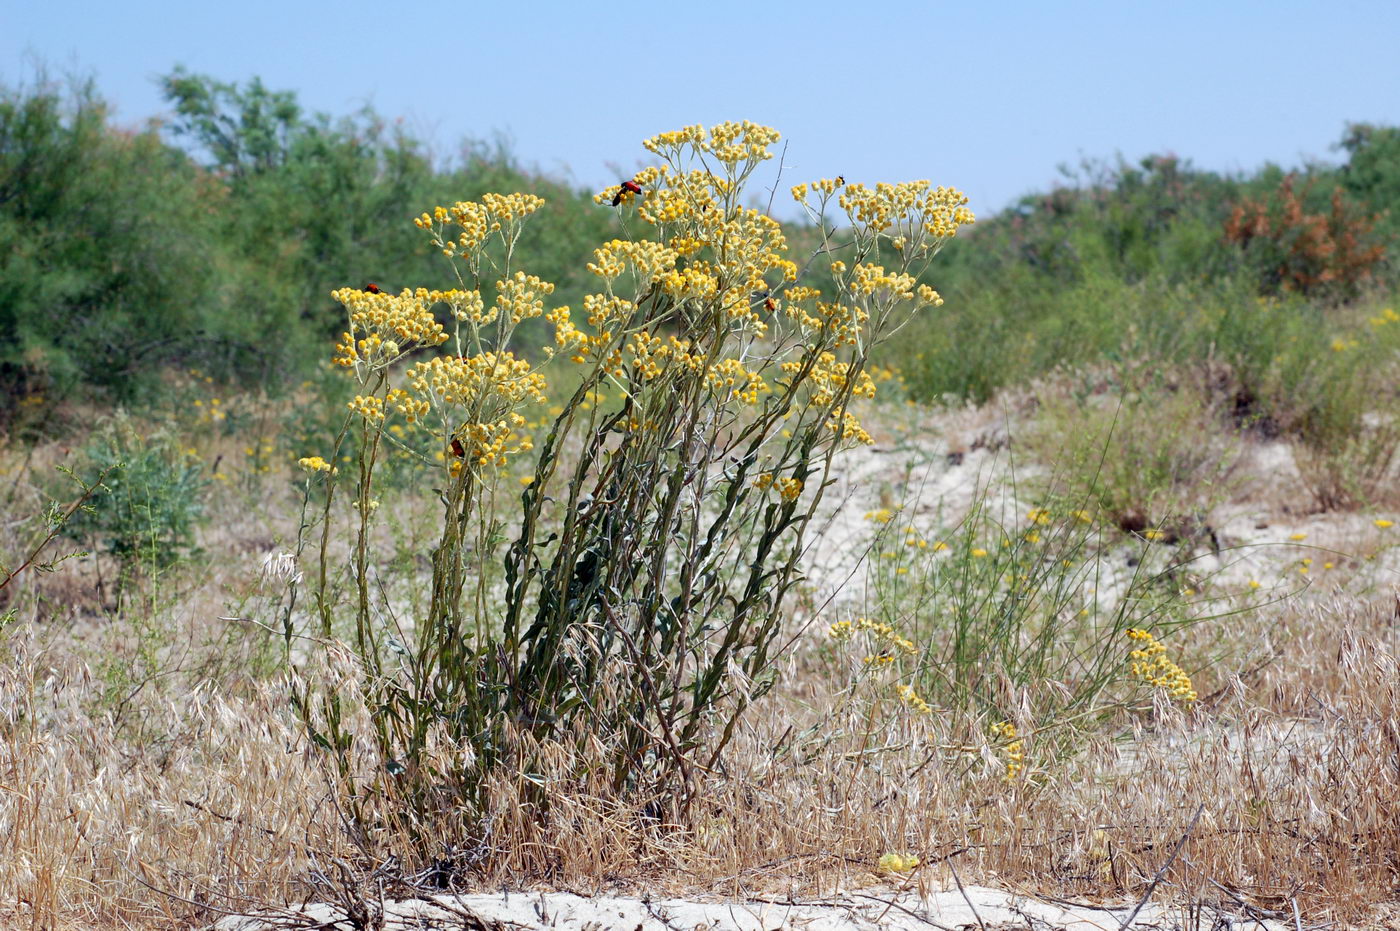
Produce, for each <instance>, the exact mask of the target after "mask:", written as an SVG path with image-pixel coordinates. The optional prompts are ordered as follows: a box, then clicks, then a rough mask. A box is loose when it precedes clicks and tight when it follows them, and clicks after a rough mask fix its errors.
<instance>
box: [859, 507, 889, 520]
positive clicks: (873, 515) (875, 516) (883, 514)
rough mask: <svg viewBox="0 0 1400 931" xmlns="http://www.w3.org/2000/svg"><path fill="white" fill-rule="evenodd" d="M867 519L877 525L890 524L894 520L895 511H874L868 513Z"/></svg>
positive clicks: (883, 509)
mask: <svg viewBox="0 0 1400 931" xmlns="http://www.w3.org/2000/svg"><path fill="white" fill-rule="evenodd" d="M865 519H866V520H868V521H870V522H871V523H875V524H888V523H889V522H890V521H891V520H893V519H894V511H892V510H890V509H889V508H879V509H877V510H874V511H866V512H865Z"/></svg>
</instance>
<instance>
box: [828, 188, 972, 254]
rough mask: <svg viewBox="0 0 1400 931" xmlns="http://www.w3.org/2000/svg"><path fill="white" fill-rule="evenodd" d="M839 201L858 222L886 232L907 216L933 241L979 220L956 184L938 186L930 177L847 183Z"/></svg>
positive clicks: (949, 235) (916, 229)
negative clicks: (949, 186) (865, 183)
mask: <svg viewBox="0 0 1400 931" xmlns="http://www.w3.org/2000/svg"><path fill="white" fill-rule="evenodd" d="M837 203H838V204H840V205H841V209H842V210H844V211H846V215H847V216H848V217H850V218H851V222H852V223H854V224H856V225H858V226H866V227H869V228H870V229H873V230H876V231H877V232H884V231H885V230H887V229H889V228H891V227H892V226H894V225H895V224H897V223H901V222H904V221H906V220H907V221H911V227H912V228H913V229H914V230H915V231H916V234H917V233H922V234H923V236H926V237H928V238H930V239H932V240H934V241H938V240H943V239H947V238H949V237H951V236H955V235H957V232H958V227H960V226H964V225H967V224H970V223H973V222H975V221H976V217H974V216H973V214H972V211H971V210H969V209H967V196H966V195H965V194H963V193H962V192H961V191H957V190H954V189H953V188H947V187H938V188H935V187H933V186H932V185H931V184H930V183H929V182H928V181H906V182H904V183H901V184H886V183H881V184H877V185H875V187H874V188H873V189H871V188H868V187H866V186H865V185H863V184H848V185H846V186H845V190H844V191H842V193H841V196H840V197H839V198H838V199H837ZM920 238H921V239H922V238H923V237H922V236H921V237H920Z"/></svg>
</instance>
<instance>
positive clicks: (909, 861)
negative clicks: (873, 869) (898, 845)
mask: <svg viewBox="0 0 1400 931" xmlns="http://www.w3.org/2000/svg"><path fill="white" fill-rule="evenodd" d="M918 865H919V858H918V857H916V856H913V855H909V854H898V853H887V854H885V855H884V856H883V857H881V858H880V862H879V868H880V872H882V873H907V872H909V871H910V870H912V869H913V868H914V867H916V866H918Z"/></svg>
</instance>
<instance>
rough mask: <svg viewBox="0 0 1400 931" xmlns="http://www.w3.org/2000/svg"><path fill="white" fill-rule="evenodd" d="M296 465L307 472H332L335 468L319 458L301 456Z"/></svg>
mask: <svg viewBox="0 0 1400 931" xmlns="http://www.w3.org/2000/svg"><path fill="white" fill-rule="evenodd" d="M297 465H299V466H301V467H302V468H303V469H305V470H306V471H308V472H334V471H335V467H334V466H332V465H331V464H330V463H329V462H327V461H326V460H324V459H322V458H321V457H320V456H303V457H302V458H300V459H298V460H297Z"/></svg>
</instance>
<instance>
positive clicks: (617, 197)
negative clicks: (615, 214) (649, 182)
mask: <svg viewBox="0 0 1400 931" xmlns="http://www.w3.org/2000/svg"><path fill="white" fill-rule="evenodd" d="M627 191H631V192H632V193H633V194H640V193H642V186H641V185H640V184H638V183H637V182H635V181H624V182H622V187H620V188H618V189H617V193H616V194H614V195H613V199H612V205H613V206H614V207H616V206H617V205H618V204H620V203H622V195H623V194H624V193H625V192H627Z"/></svg>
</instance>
